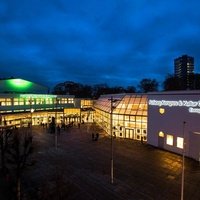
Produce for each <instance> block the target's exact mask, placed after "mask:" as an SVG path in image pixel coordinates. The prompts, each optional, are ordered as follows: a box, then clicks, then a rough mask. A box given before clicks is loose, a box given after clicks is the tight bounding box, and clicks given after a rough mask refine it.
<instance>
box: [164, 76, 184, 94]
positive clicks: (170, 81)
mask: <svg viewBox="0 0 200 200" xmlns="http://www.w3.org/2000/svg"><path fill="white" fill-rule="evenodd" d="M163 89H164V91H172V90H181V89H182V81H181V79H180V78H178V77H176V76H173V75H171V74H168V75H167V77H166V79H165V80H164V82H163Z"/></svg>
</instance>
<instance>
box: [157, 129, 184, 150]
mask: <svg viewBox="0 0 200 200" xmlns="http://www.w3.org/2000/svg"><path fill="white" fill-rule="evenodd" d="M164 136H165V134H164V133H163V132H162V131H160V132H159V137H164ZM183 143H184V139H183V138H182V137H174V136H173V135H170V134H166V144H167V145H170V146H176V147H177V148H180V149H183Z"/></svg>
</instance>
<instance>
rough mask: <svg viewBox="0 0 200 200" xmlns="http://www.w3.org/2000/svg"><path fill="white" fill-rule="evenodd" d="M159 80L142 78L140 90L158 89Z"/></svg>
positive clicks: (150, 90) (151, 90)
mask: <svg viewBox="0 0 200 200" xmlns="http://www.w3.org/2000/svg"><path fill="white" fill-rule="evenodd" d="M158 85H159V84H158V82H157V81H156V80H155V79H147V78H145V79H142V80H141V81H140V84H139V85H138V87H139V90H140V92H144V93H146V92H154V91H158Z"/></svg>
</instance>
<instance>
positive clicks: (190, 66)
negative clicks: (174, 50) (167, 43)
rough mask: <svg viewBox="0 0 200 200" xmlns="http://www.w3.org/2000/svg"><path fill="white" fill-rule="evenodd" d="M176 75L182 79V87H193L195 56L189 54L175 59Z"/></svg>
mask: <svg viewBox="0 0 200 200" xmlns="http://www.w3.org/2000/svg"><path fill="white" fill-rule="evenodd" d="M174 75H175V76H176V77H177V78H179V79H180V80H181V85H182V88H181V89H183V90H185V89H193V76H194V58H193V57H191V56H188V55H182V56H181V57H178V58H176V59H175V60H174Z"/></svg>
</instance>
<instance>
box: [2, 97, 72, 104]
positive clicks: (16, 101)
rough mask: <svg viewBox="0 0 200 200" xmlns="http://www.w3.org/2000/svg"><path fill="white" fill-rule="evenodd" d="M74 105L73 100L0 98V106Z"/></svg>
mask: <svg viewBox="0 0 200 200" xmlns="http://www.w3.org/2000/svg"><path fill="white" fill-rule="evenodd" d="M67 103H74V99H73V98H61V99H57V100H56V99H53V98H45V99H44V98H38V99H29V98H13V99H12V98H0V106H12V105H14V106H18V105H39V104H67Z"/></svg>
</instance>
